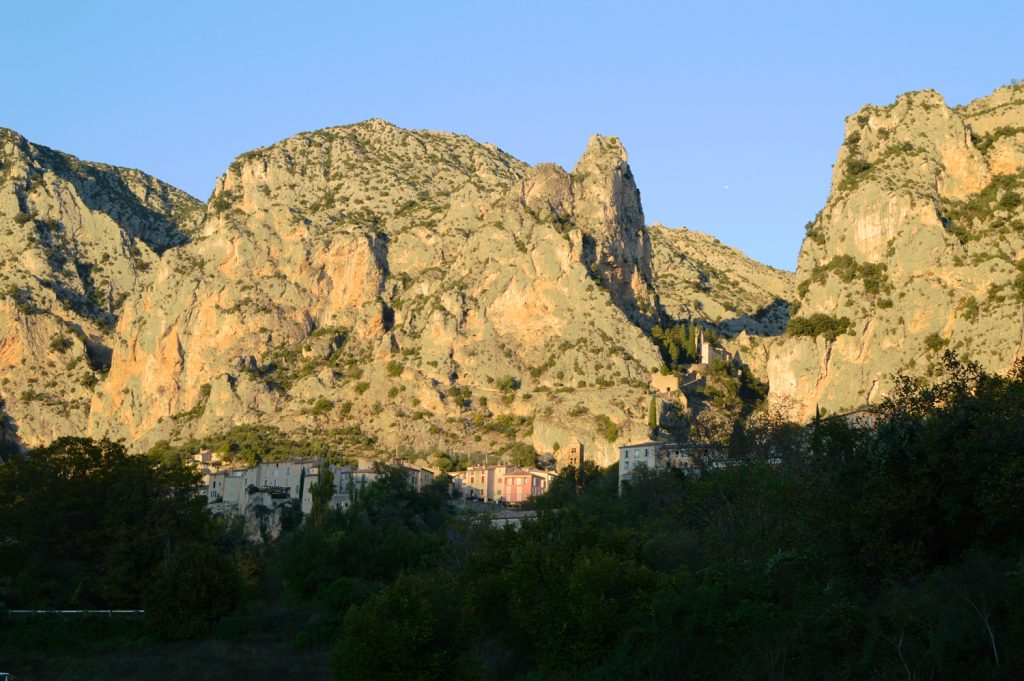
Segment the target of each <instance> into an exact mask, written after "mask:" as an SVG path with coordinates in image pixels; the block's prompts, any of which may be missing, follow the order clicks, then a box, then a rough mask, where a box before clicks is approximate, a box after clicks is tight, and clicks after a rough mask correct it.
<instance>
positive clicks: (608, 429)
mask: <svg viewBox="0 0 1024 681" xmlns="http://www.w3.org/2000/svg"><path fill="white" fill-rule="evenodd" d="M595 419H596V420H597V430H598V431H599V432H600V433H602V434H603V435H604V437H605V439H606V440H608V442H615V441H616V440H617V439H619V426H618V425H617V424H616V423H615V421H612V420H611V419H610V418H609V417H607V416H605V415H604V414H598V415H597V416H596V417H595Z"/></svg>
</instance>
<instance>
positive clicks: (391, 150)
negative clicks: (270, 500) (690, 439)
mask: <svg viewBox="0 0 1024 681" xmlns="http://www.w3.org/2000/svg"><path fill="white" fill-rule="evenodd" d="M653 281H654V274H653V271H652V269H651V244H650V240H649V236H648V233H647V229H646V227H645V225H644V218H643V212H642V209H641V206H640V200H639V192H638V191H637V188H636V186H635V184H634V182H633V177H632V174H631V172H630V170H629V166H628V164H627V162H626V155H625V151H624V150H623V148H622V146H621V144H620V143H619V141H618V140H617V139H615V138H605V137H600V136H595V137H594V138H592V139H591V141H590V144H589V145H588V147H587V150H586V152H585V153H584V155H583V157H582V158H581V159H580V161H579V163H578V164H577V165H576V167H575V168H574V170H573V172H572V173H569V172H566V171H564V170H563V169H561V168H559V167H557V166H554V165H539V166H537V167H533V168H531V167H528V166H527V165H525V164H523V163H521V162H519V161H517V160H516V159H514V158H512V157H510V156H509V155H507V154H505V153H504V152H502V151H501V150H499V149H497V148H495V147H493V146H491V145H484V144H479V143H477V142H474V141H473V140H470V139H468V138H465V137H461V136H458V135H452V134H447V133H437V132H424V131H408V130H402V129H399V128H396V127H395V126H392V125H390V124H388V123H386V122H384V121H380V120H372V121H367V122H365V123H361V124H357V125H352V126H346V127H341V128H331V129H327V130H321V131H317V132H314V133H306V134H300V135H297V136H295V137H292V138H289V139H287V140H284V141H283V142H280V143H278V144H275V145H273V146H271V147H268V148H265V149H258V150H255V151H253V152H250V153H247V154H244V155H243V156H241V157H239V158H238V159H237V160H236V161H235V162H234V163H233V164H232V165H231V167H230V168H229V170H228V172H227V173H226V174H225V175H224V176H223V177H222V178H220V180H219V181H218V183H217V187H216V189H215V191H214V193H213V195H212V196H211V198H210V201H209V203H208V206H207V210H206V213H205V216H204V218H203V220H202V222H201V224H200V225H199V226H198V227H197V228H196V230H195V231H194V233H193V234H192V237H191V239H190V240H189V241H188V242H187V243H184V244H182V245H181V246H179V247H176V248H174V249H171V250H169V251H167V252H166V253H165V254H164V255H163V256H162V258H161V259H160V261H159V262H158V263H157V264H156V265H155V267H154V268H153V272H152V275H151V277H150V279H149V280H147V281H146V282H145V283H144V284H143V285H142V286H140V288H139V290H138V292H137V293H136V294H135V295H133V296H131V297H130V298H129V299H128V300H127V301H126V303H125V305H124V309H123V312H122V313H121V314H120V317H119V320H118V324H117V328H116V342H115V343H114V346H113V356H112V364H111V368H110V372H109V375H108V377H107V379H106V380H105V381H104V382H103V384H102V385H101V386H99V389H98V390H97V392H96V394H95V396H94V397H93V401H92V409H91V413H92V417H91V423H90V432H92V433H94V434H97V435H107V436H111V437H123V438H125V439H127V440H129V441H132V442H137V443H142V444H145V443H151V442H153V441H155V440H158V439H165V438H169V439H176V438H180V437H182V436H184V435H186V434H192V433H199V434H203V433H212V432H218V431H221V430H224V429H226V428H228V427H230V426H232V425H236V424H240V423H243V424H244V423H257V422H261V423H274V424H279V425H282V427H285V428H286V429H288V430H290V431H294V432H301V433H307V434H308V433H314V432H319V433H326V434H328V436H329V437H332V438H335V439H336V440H338V441H341V442H344V443H345V444H346V445H347V446H348V447H349V448H350V449H352V448H355V449H359V448H368V447H372V448H376V449H390V448H394V447H396V446H399V445H404V446H412V447H415V448H418V449H426V448H428V447H430V446H435V447H438V448H441V449H448V448H456V449H466V448H476V449H477V450H479V451H494V450H500V449H502V448H507V447H509V446H512V445H513V443H514V442H515V441H517V440H525V441H527V442H529V443H531V444H533V445H534V446H536V447H537V449H539V450H542V451H544V450H547V451H550V450H551V449H553V448H554V447H555V446H556V445H558V444H559V443H567V442H568V441H569V439H570V437H572V436H573V435H577V436H579V437H581V438H587V439H588V441H589V442H592V443H593V444H592V445H591V448H592V450H593V451H594V452H595V453H596V454H598V455H599V456H602V457H603V458H605V459H608V458H610V457H611V456H612V455H613V452H614V449H613V442H614V441H616V440H617V439H619V438H635V437H642V436H644V435H645V434H646V432H645V431H646V426H645V425H644V424H645V423H646V415H647V407H648V401H647V397H646V391H647V380H648V375H649V371H650V369H651V368H652V367H657V366H659V365H660V358H659V355H658V352H657V350H656V348H655V346H654V345H653V344H652V342H651V341H650V339H649V338H648V337H647V336H646V335H645V333H644V328H646V326H648V325H650V324H653V323H654V322H656V321H657V319H658V314H659V312H658V308H657V299H656V293H655V289H654V286H653Z"/></svg>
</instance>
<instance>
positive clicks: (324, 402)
mask: <svg viewBox="0 0 1024 681" xmlns="http://www.w3.org/2000/svg"><path fill="white" fill-rule="evenodd" d="M331 409H334V402H331V401H330V400H329V399H327V398H326V397H321V398H319V399H318V400H317V401H316V402H315V403H314V404H313V409H312V410H310V411H311V413H313V414H314V415H317V416H319V415H321V414H326V413H327V412H329V411H330V410H331Z"/></svg>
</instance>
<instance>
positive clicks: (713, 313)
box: [649, 223, 796, 336]
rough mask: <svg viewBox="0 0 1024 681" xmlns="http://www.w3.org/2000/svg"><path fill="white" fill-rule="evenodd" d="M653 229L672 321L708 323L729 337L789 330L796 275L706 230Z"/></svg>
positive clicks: (659, 282)
mask: <svg viewBox="0 0 1024 681" xmlns="http://www.w3.org/2000/svg"><path fill="white" fill-rule="evenodd" d="M649 231H650V235H651V242H652V248H653V259H652V262H653V267H654V271H655V273H656V275H657V278H656V289H657V293H658V300H659V302H660V303H661V305H662V308H663V309H664V310H665V312H666V313H667V314H668V316H669V317H671V318H672V319H675V320H684V319H700V320H704V321H706V322H708V323H710V324H713V325H715V326H717V327H718V328H719V329H720V330H721V331H722V332H723V333H724V334H725V335H727V336H735V335H738V334H740V333H742V332H744V331H745V332H746V333H747V334H748V335H751V334H752V335H763V336H776V335H779V334H781V333H782V331H783V330H784V329H785V328H786V322H787V321H789V314H788V310H789V303H788V301H790V300H793V298H794V297H795V296H796V292H795V290H796V283H795V279H794V275H793V273H792V272H786V271H784V270H778V269H775V268H774V267H769V266H768V265H763V264H761V263H759V262H757V261H756V260H751V259H750V258H748V257H747V256H745V255H744V254H743V253H741V252H740V251H738V250H737V249H735V248H731V247H729V246H726V245H725V244H723V243H722V242H720V241H719V240H718V239H716V238H714V237H712V236H709V235H707V234H702V233H701V232H695V231H692V230H689V229H686V228H683V227H680V228H675V229H672V228H669V227H665V226H664V225H661V224H658V223H655V224H654V225H653V226H651V228H650V230H649Z"/></svg>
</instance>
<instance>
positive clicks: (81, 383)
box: [0, 129, 202, 443]
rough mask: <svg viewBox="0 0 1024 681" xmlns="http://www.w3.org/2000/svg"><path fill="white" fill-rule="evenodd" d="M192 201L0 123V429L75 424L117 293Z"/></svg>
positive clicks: (121, 296)
mask: <svg viewBox="0 0 1024 681" xmlns="http://www.w3.org/2000/svg"><path fill="white" fill-rule="evenodd" d="M201 213H202V204H201V203H199V202H198V201H196V200H195V199H193V198H191V197H190V196H188V195H186V194H184V193H183V192H180V191H178V190H177V189H174V188H173V187H171V186H169V185H166V184H164V183H162V182H159V181H157V180H155V179H154V178H152V177H150V176H148V175H146V174H144V173H141V172H138V171H136V170H128V169H125V168H115V167H112V166H107V165H103V164H99V163H89V162H85V161H80V160H78V159H76V158H74V157H73V156H69V155H67V154H62V153H60V152H56V151H53V150H51V149H47V148H46V147H42V146H38V145H35V144H31V143H30V142H28V141H27V140H25V139H24V138H23V137H21V136H20V135H18V134H16V133H14V132H12V131H10V130H4V129H0V241H2V243H3V250H2V252H0V377H2V378H0V399H2V401H3V412H4V414H3V423H2V424H0V425H2V426H3V428H2V431H3V432H2V433H0V434H5V435H7V436H8V437H10V438H14V437H16V438H18V439H20V440H21V441H23V442H27V443H40V442H48V441H49V440H51V439H53V438H54V437H57V436H58V435H63V434H67V433H83V432H85V431H86V429H87V427H88V422H89V408H90V404H91V401H92V395H93V389H94V387H95V386H96V385H97V384H98V383H99V382H100V381H101V380H102V379H103V377H104V375H105V372H106V370H107V368H108V367H109V365H110V352H111V345H112V342H113V329H114V326H115V324H116V321H117V319H118V317H119V316H120V314H121V311H122V309H123V307H124V301H125V300H126V298H127V297H128V295H129V294H130V293H131V292H132V291H134V290H135V289H136V288H137V287H138V286H139V285H140V284H141V283H142V282H143V281H146V280H147V279H148V277H150V276H151V274H152V269H153V268H154V266H155V265H156V264H157V263H158V262H159V261H160V254H161V253H163V252H165V251H166V250H167V249H169V248H172V247H173V246H176V245H179V244H183V243H185V242H186V241H187V240H188V238H189V236H188V235H189V233H190V231H191V230H192V229H193V228H194V227H195V226H196V224H197V221H198V218H199V216H200V215H201Z"/></svg>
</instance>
